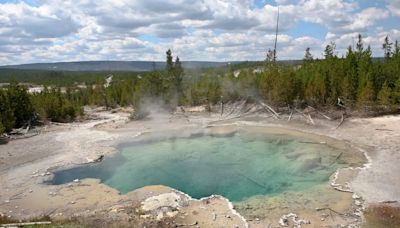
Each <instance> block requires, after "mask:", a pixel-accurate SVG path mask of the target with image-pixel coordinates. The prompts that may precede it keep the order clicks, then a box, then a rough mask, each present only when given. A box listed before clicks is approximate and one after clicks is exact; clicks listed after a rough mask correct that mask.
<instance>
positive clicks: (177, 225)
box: [175, 221, 198, 227]
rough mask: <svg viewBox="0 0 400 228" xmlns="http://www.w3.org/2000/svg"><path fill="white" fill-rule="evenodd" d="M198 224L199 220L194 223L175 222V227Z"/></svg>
mask: <svg viewBox="0 0 400 228" xmlns="http://www.w3.org/2000/svg"><path fill="white" fill-rule="evenodd" d="M197 224H198V222H197V221H195V222H193V223H190V224H178V223H177V224H175V227H180V226H195V225H197Z"/></svg>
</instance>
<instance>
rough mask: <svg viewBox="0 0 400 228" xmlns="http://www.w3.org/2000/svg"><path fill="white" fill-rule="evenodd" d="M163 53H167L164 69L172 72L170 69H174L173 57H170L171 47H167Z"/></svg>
mask: <svg viewBox="0 0 400 228" xmlns="http://www.w3.org/2000/svg"><path fill="white" fill-rule="evenodd" d="M165 54H166V55H167V60H166V65H165V70H166V71H167V72H168V73H172V70H173V69H174V63H173V57H172V52H171V49H168V50H167V52H166V53H165Z"/></svg>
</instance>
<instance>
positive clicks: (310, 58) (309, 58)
mask: <svg viewBox="0 0 400 228" xmlns="http://www.w3.org/2000/svg"><path fill="white" fill-rule="evenodd" d="M313 59H314V58H313V56H312V54H311V52H310V48H307V49H306V53H305V54H304V61H306V62H311V61H313Z"/></svg>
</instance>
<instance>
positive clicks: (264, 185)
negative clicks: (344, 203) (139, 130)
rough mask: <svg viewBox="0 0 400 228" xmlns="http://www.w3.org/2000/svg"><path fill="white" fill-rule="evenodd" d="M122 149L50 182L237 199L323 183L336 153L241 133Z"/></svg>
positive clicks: (301, 142)
mask: <svg viewBox="0 0 400 228" xmlns="http://www.w3.org/2000/svg"><path fill="white" fill-rule="evenodd" d="M120 149H121V151H120V153H119V154H117V155H115V156H114V157H112V158H108V159H105V160H104V161H103V162H102V163H99V164H95V165H89V166H82V167H77V168H73V169H69V170H63V171H59V172H56V173H55V176H54V178H53V180H52V183H53V184H63V183H68V182H70V181H72V180H74V179H76V178H79V179H82V178H98V179H101V181H102V182H103V183H105V184H107V185H109V186H111V187H113V188H116V189H117V190H119V191H120V192H121V193H127V192H129V191H132V190H134V189H137V188H140V187H143V186H147V185H166V186H169V187H172V188H175V189H178V190H180V191H183V192H185V193H187V194H189V195H190V196H192V197H194V198H201V197H205V196H209V195H212V194H219V195H223V196H225V197H227V198H228V199H230V200H232V201H241V200H244V199H246V198H248V197H251V196H254V195H275V194H280V193H282V192H286V191H303V190H306V189H309V188H311V187H313V186H315V185H318V184H323V183H326V182H327V181H328V178H329V176H330V175H331V174H332V173H333V172H334V171H335V170H336V169H337V168H338V166H339V165H338V164H337V162H335V159H336V157H337V155H338V154H339V153H340V151H337V150H335V149H333V148H331V147H329V146H327V145H321V144H310V143H304V140H303V139H299V138H293V137H289V136H285V135H265V134H254V133H245V132H239V133H236V134H234V135H231V136H226V137H216V136H210V135H198V136H196V137H189V138H187V137H186V138H172V139H159V140H152V141H143V142H136V143H132V144H127V145H124V146H122V147H121V148H120ZM342 165H343V163H342Z"/></svg>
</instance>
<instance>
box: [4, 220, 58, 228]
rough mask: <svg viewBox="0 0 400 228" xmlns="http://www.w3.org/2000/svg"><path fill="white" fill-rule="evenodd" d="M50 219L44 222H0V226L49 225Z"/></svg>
mask: <svg viewBox="0 0 400 228" xmlns="http://www.w3.org/2000/svg"><path fill="white" fill-rule="evenodd" d="M50 224H51V222H50V221H44V222H20V223H9V224H1V225H0V227H20V226H36V225H50Z"/></svg>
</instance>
